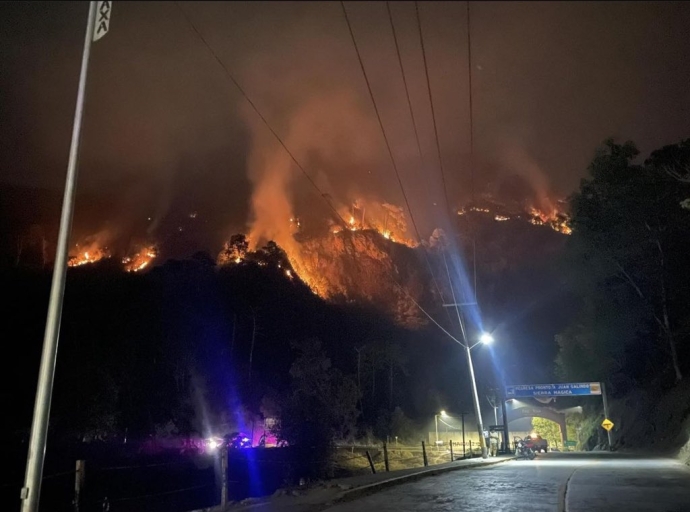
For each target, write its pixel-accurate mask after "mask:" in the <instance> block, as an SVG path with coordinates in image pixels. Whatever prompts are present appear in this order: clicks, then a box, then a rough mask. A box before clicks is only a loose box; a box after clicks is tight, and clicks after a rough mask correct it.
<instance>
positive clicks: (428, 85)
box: [414, 0, 469, 347]
mask: <svg viewBox="0 0 690 512" xmlns="http://www.w3.org/2000/svg"><path fill="white" fill-rule="evenodd" d="M414 8H415V15H416V18H417V30H418V32H419V44H420V46H421V48H422V59H423V61H424V75H425V77H426V88H427V92H428V94H429V106H430V107H431V119H432V121H433V124H434V138H435V140H436V151H437V152H438V164H439V168H440V171H441V182H442V183H443V196H444V198H445V201H446V210H447V211H448V215H449V220H451V221H452V219H453V213H452V211H451V209H450V202H449V201H448V188H447V187H446V179H445V172H444V169H443V155H442V154H441V143H440V141H439V137H438V125H437V123H436V111H435V109H434V98H433V94H432V93H431V80H430V79H429V66H428V63H427V60H426V49H425V47H424V32H423V31H422V20H421V16H420V15H419V4H418V3H417V1H416V0H415V3H414ZM441 252H442V254H443V263H444V264H445V267H446V274H447V275H448V286H449V287H450V291H451V293H452V295H453V304H454V305H455V312H456V314H457V316H458V323H459V325H460V330H461V332H462V337H463V339H464V340H465V343H463V344H462V345H463V346H464V347H467V346H468V343H469V342H468V340H467V334H466V332H465V327H464V325H463V322H462V317H461V314H460V307H459V306H458V302H457V300H456V298H455V290H454V289H453V281H452V279H451V277H450V272H449V270H448V262H447V261H446V253H445V249H443V248H442V249H441Z"/></svg>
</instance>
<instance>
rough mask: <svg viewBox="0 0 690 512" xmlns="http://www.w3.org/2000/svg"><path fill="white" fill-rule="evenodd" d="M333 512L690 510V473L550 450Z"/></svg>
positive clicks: (659, 463)
mask: <svg viewBox="0 0 690 512" xmlns="http://www.w3.org/2000/svg"><path fill="white" fill-rule="evenodd" d="M328 510H329V511H330V512H365V511H369V510H371V511H375V512H388V511H391V512H393V511H395V512H406V511H425V512H436V511H444V512H445V511H456V510H457V511H468V512H479V511H481V512H486V511H490V512H525V511H527V512H541V511H544V512H546V511H548V512H624V511H625V512H642V511H649V512H652V511H653V512H690V468H688V467H687V466H685V465H683V464H680V463H678V462H675V461H673V460H669V459H653V458H642V457H636V456H632V455H624V454H616V453H606V452H595V453H592V452H588V453H548V454H542V455H539V456H538V457H537V458H536V459H535V460H533V461H527V460H520V461H511V462H507V463H504V464H498V465H495V466H488V467H486V468H482V469H476V470H459V471H452V472H450V473H445V474H442V475H438V476H431V477H427V478H424V479H422V480H419V481H417V482H412V483H408V484H403V485H399V486H397V487H393V488H391V489H388V490H385V491H381V492H379V493H376V494H373V495H371V496H367V497H363V498H360V499H358V500H355V501H352V502H349V503H343V504H340V505H336V506H334V507H331V508H329V509H328Z"/></svg>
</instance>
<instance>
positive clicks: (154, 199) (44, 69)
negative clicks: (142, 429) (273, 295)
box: [0, 2, 690, 243]
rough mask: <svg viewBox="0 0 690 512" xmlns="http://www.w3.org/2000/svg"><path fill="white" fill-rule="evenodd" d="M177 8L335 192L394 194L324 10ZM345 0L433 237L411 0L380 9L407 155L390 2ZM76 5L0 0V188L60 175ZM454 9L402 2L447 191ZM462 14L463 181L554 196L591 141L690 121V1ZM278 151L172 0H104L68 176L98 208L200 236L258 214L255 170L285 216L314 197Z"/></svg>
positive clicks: (73, 71) (347, 50)
mask: <svg viewBox="0 0 690 512" xmlns="http://www.w3.org/2000/svg"><path fill="white" fill-rule="evenodd" d="M180 7H181V8H182V9H184V11H185V12H186V13H187V15H188V16H189V17H190V18H191V19H192V21H193V23H194V24H195V25H196V27H197V28H198V29H199V31H200V32H201V33H202V34H203V35H204V37H205V38H206V39H207V41H208V43H209V44H210V45H211V47H212V48H213V49H214V51H215V52H216V53H217V54H218V56H219V57H220V59H221V60H222V62H223V64H224V65H226V66H227V67H228V69H229V70H230V72H231V73H232V74H233V75H234V76H235V78H236V79H237V80H238V81H239V82H240V83H241V84H242V86H243V87H244V89H245V90H246V92H247V93H248V94H249V96H250V97H251V98H252V99H253V101H254V102H255V103H256V104H257V106H258V108H259V109H260V110H261V111H262V113H263V114H264V115H265V116H266V117H267V119H268V120H269V122H270V123H271V125H272V126H273V127H274V128H275V130H276V131H277V132H278V133H280V134H281V136H283V137H284V138H285V141H286V144H288V146H289V148H290V149H291V151H293V152H294V153H295V155H296V156H297V158H298V160H300V161H301V163H303V165H304V167H305V169H306V170H307V171H308V172H309V173H310V175H312V177H313V178H314V179H315V180H316V182H317V183H318V184H319V186H320V187H322V189H323V190H324V191H325V192H326V193H329V194H331V195H332V196H333V197H334V199H335V201H336V202H338V203H339V204H343V205H345V204H348V202H350V201H352V200H354V199H356V198H357V197H359V196H361V195H370V196H375V197H376V198H378V199H379V200H381V201H387V202H391V203H394V204H398V205H402V204H403V201H402V199H401V194H400V189H399V187H398V186H397V183H396V182H395V181H394V174H393V172H392V168H391V163H390V160H389V157H388V154H387V151H386V148H385V146H384V143H383V139H382V136H381V132H380V129H379V127H378V124H377V121H376V118H375V114H374V110H373V107H372V104H371V100H370V99H369V96H368V92H367V89H366V84H365V82H364V79H363V76H362V73H361V70H360V68H359V64H358V62H357V57H356V54H355V50H354V48H353V45H352V41H351V40H350V36H349V33H348V29H347V25H346V23H345V19H344V17H343V13H342V9H341V6H340V3H338V2H276V3H272V2H228V3H221V2H207V3H184V2H183V3H181V4H180ZM346 7H347V10H348V14H349V16H350V20H351V22H352V26H353V30H354V33H355V37H356V38H357V43H358V44H359V46H360V50H361V52H362V56H363V59H364V65H365V67H366V69H367V72H368V73H369V79H370V81H371V84H372V89H373V93H374V95H375V97H376V100H377V104H378V107H379V109H380V111H381V115H382V118H383V123H384V125H385V127H386V130H387V135H388V137H389V139H390V141H391V145H392V150H393V154H394V157H395V159H396V163H397V165H398V167H399V169H400V172H401V176H402V179H403V183H404V184H405V187H406V189H407V191H408V194H410V196H411V198H412V204H413V206H412V207H413V210H414V213H415V215H418V216H419V219H420V222H421V223H422V225H423V227H424V229H425V230H430V229H432V228H433V226H434V225H435V224H437V222H436V218H435V217H436V216H437V215H439V214H440V212H441V210H440V209H441V208H442V203H441V200H440V196H439V193H440V190H441V189H440V187H439V184H440V171H439V166H438V158H437V154H436V145H435V139H434V129H433V124H432V121H431V114H430V108H429V101H428V92H427V89H426V80H425V75H424V67H423V61H422V54H421V49H420V42H419V35H418V32H417V25H416V18H415V6H414V3H411V2H393V3H391V10H392V14H393V19H394V22H395V28H396V31H397V35H398V38H399V42H400V47H401V52H402V60H403V65H404V67H405V73H406V78H407V80H408V83H409V86H410V90H411V96H412V106H413V109H414V113H415V116H416V118H417V121H418V129H419V132H420V137H421V144H422V150H423V157H422V160H421V161H420V158H419V155H418V152H417V146H416V143H415V141H414V132H413V129H412V123H411V120H410V116H409V111H408V107H407V103H406V100H405V93H404V89H403V83H402V80H401V75H400V69H399V65H398V61H397V57H396V53H395V47H394V43H393V38H392V34H391V28H390V24H389V20H388V16H387V10H386V4H385V3H383V2H366V3H354V2H353V3H346ZM87 9H88V4H87V3H86V2H55V3H52V2H51V3H41V2H10V3H3V4H1V5H0V24H1V25H2V26H1V27H0V48H1V49H2V50H1V52H0V88H1V91H2V94H1V96H0V97H1V98H2V99H1V102H2V103H1V104H0V105H1V106H0V108H1V110H0V116H1V118H2V122H1V123H0V129H1V133H0V144H1V149H0V168H1V169H2V171H1V173H0V180H1V181H2V183H3V184H8V183H9V184H13V185H27V186H32V187H49V188H53V189H55V190H57V191H60V190H61V188H62V186H63V182H64V174H65V170H66V166H67V155H68V148H69V138H70V133H71V128H72V118H73V113H74V104H75V99H76V87H77V79H78V72H79V63H80V57H81V51H82V44H83V37H84V30H85V21H86V15H87ZM466 9H467V7H466V4H465V3H450V2H423V3H420V5H419V10H420V15H421V23H422V29H423V31H424V44H425V49H426V53H427V59H428V64H429V75H430V82H431V87H432V93H433V101H434V107H435V109H436V116H437V121H438V132H439V142H440V146H441V150H442V153H443V164H444V168H445V173H446V179H447V181H448V187H449V192H450V193H451V198H452V200H453V201H454V202H455V201H458V202H459V201H461V200H462V199H463V198H465V199H466V198H467V197H468V196H469V195H470V182H471V181H470V166H469V163H468V162H469V158H468V154H469V108H468V71H467V70H468V63H467V53H468V52H467V32H466V20H467V18H466ZM471 22H472V23H471V24H472V29H471V39H472V67H473V95H474V96H473V101H474V126H475V129H474V137H475V152H476V161H477V165H476V166H475V179H476V193H477V194H481V193H483V192H487V191H488V192H491V191H495V190H497V187H498V185H500V182H501V179H503V178H505V177H506V176H509V175H512V174H520V175H523V176H524V177H525V178H527V179H528V180H529V181H530V182H531V183H532V185H533V187H534V188H535V189H539V190H541V191H542V192H543V193H548V195H549V196H551V197H563V196H565V195H567V194H569V193H570V192H572V191H573V190H574V189H575V188H576V187H577V185H578V183H579V180H580V178H582V177H584V176H585V174H586V167H587V164H588V163H589V161H590V160H591V158H592V156H593V153H594V150H595V148H596V146H597V145H598V144H599V143H600V142H601V141H602V140H603V139H605V138H606V137H609V136H613V137H615V138H616V139H618V140H620V141H623V140H627V139H631V140H634V141H635V142H636V143H637V144H638V147H639V148H640V149H641V151H642V155H641V157H644V156H646V154H648V153H649V152H650V151H651V150H653V149H656V148H658V147H661V146H662V145H664V144H671V143H675V142H677V141H679V140H680V139H682V138H685V137H687V136H688V133H690V116H688V106H689V105H690V88H689V87H688V84H689V83H690V70H689V68H688V66H687V63H688V62H690V34H688V31H689V29H688V27H690V5H689V4H687V3H684V2H629V3H623V2H477V3H472V4H471ZM284 160H285V155H284V154H283V153H282V150H281V149H280V148H279V147H278V146H277V145H276V143H275V140H274V139H273V138H272V136H271V135H270V134H269V133H268V132H267V131H266V129H265V127H264V126H263V125H262V124H260V121H258V119H257V117H256V115H255V113H254V112H253V111H252V110H251V109H250V108H249V107H248V105H247V103H246V102H245V100H244V99H243V98H242V96H241V95H240V94H239V93H238V91H237V89H236V88H235V87H234V86H233V85H232V83H231V82H230V81H229V80H228V78H227V76H226V75H225V73H224V71H223V69H222V68H221V67H220V66H219V65H218V63H217V62H216V61H215V60H214V58H213V57H212V56H211V54H210V53H209V51H208V49H207V48H206V47H205V46H204V44H203V43H202V42H201V41H200V40H199V39H198V37H197V36H196V35H195V34H194V32H193V31H192V29H191V28H190V26H189V24H188V23H187V22H186V20H185V18H184V16H183V15H182V13H181V12H180V9H179V7H178V6H177V5H176V4H175V3H169V2H115V3H114V6H113V12H112V22H111V26H110V32H109V33H108V34H107V36H106V37H105V38H103V39H102V40H101V41H99V42H98V43H95V44H94V46H93V49H92V58H91V67H90V72H89V78H88V93H87V103H86V114H85V119H84V131H83V141H82V152H81V164H80V176H79V187H80V191H96V192H98V193H100V194H107V195H109V196H111V197H113V198H114V199H113V206H112V208H111V209H110V210H108V209H106V211H101V212H99V215H102V216H103V221H104V222H105V221H106V220H107V221H111V222H119V220H118V219H124V218H127V219H139V220H141V219H148V217H152V218H153V219H154V220H153V221H151V222H153V225H149V230H151V231H153V232H155V230H156V226H157V225H158V224H159V223H160V222H162V221H163V219H165V218H166V216H170V215H171V214H172V213H174V212H185V213H186V212H187V211H192V210H198V211H199V212H200V213H201V214H202V218H204V222H205V223H206V224H207V231H208V233H207V234H206V235H204V236H202V239H203V240H204V241H205V242H208V243H211V242H214V243H217V242H219V241H220V240H219V239H217V238H218V237H222V236H226V237H227V235H228V234H230V233H231V232H233V230H235V229H241V228H242V227H243V226H244V225H245V223H246V222H248V221H249V222H252V219H254V221H255V220H256V217H257V216H260V213H257V209H256V207H257V203H256V201H254V200H252V199H251V197H252V194H253V193H256V190H257V189H260V188H261V186H262V184H265V183H266V182H271V183H279V184H280V188H281V189H282V193H284V194H285V197H284V198H283V199H285V202H286V203H289V205H290V207H291V208H293V211H294V212H296V213H298V214H300V213H304V212H305V210H306V209H307V208H308V207H312V210H313V206H316V205H317V204H318V205H320V206H323V205H322V204H321V202H320V199H319V198H318V196H317V195H315V194H314V193H313V190H312V189H310V188H309V184H308V183H307V181H306V180H305V179H304V177H303V176H302V175H301V173H300V172H299V171H298V170H295V169H294V168H290V166H289V165H287V164H286V163H285V161H284ZM276 169H278V170H276ZM273 193H274V194H275V193H276V192H275V191H273ZM272 201H273V200H272V199H271V204H272ZM434 203H436V204H435V205H434ZM33 206H34V207H39V206H40V205H33ZM77 207H78V208H79V205H77ZM77 213H78V212H77ZM279 213H280V215H282V214H283V213H284V212H282V211H281V212H279ZM291 213H292V212H291ZM305 215H306V213H305ZM55 217H57V211H56V212H55ZM267 221H269V222H270V221H271V219H267ZM131 222H135V220H131ZM208 226H210V227H208ZM75 227H76V229H79V226H75ZM154 234H155V233H154Z"/></svg>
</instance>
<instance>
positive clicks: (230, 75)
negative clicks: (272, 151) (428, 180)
mask: <svg viewBox="0 0 690 512" xmlns="http://www.w3.org/2000/svg"><path fill="white" fill-rule="evenodd" d="M175 5H176V6H177V8H178V9H179V10H180V12H181V13H182V16H183V17H184V19H185V20H186V21H187V23H188V24H189V26H190V27H191V28H192V30H193V31H194V33H195V34H196V35H197V37H198V38H199V39H200V40H201V42H202V43H203V44H204V45H205V46H206V48H207V49H208V51H209V52H210V53H211V55H212V56H213V58H214V59H215V60H216V62H217V63H218V64H219V65H220V67H221V68H223V71H225V74H226V76H227V77H228V78H229V79H230V81H231V82H232V83H233V84H234V85H235V87H236V88H237V90H238V91H240V93H241V94H242V96H244V99H245V100H247V103H249V105H250V106H251V107H252V109H254V112H256V114H257V115H258V116H259V118H260V119H261V120H262V121H263V123H264V124H265V125H266V127H267V128H268V129H269V131H270V132H271V133H272V134H273V136H274V137H275V138H276V140H277V141H278V142H279V143H280V145H281V146H283V149H284V150H285V151H286V152H287V154H288V155H289V156H290V158H291V159H292V161H293V162H294V164H295V165H296V166H297V167H298V168H299V170H300V171H302V174H303V175H304V176H305V177H306V178H307V180H308V181H309V183H310V184H311V185H312V187H314V189H316V191H317V192H318V194H319V195H320V196H321V198H322V199H323V200H324V201H325V202H326V204H328V206H329V208H330V209H331V210H333V213H334V214H335V215H336V217H337V218H338V219H340V221H341V222H342V223H343V226H347V223H346V222H345V219H343V218H342V217H341V216H340V214H339V213H338V211H337V210H336V209H335V207H334V206H333V205H332V204H331V202H330V201H329V200H328V198H327V194H325V193H324V192H322V191H321V189H320V188H319V186H318V185H317V184H316V182H315V181H314V180H313V178H312V177H311V176H309V173H308V172H307V171H306V170H305V169H304V167H302V164H300V163H299V162H298V161H297V159H296V158H295V156H294V155H293V154H292V152H291V151H290V150H289V149H288V147H287V146H286V145H285V143H284V142H283V139H282V138H281V137H280V135H278V133H277V132H276V131H275V130H274V129H273V127H271V125H270V124H269V122H268V120H267V119H266V118H265V117H264V115H263V114H262V113H261V111H260V110H259V109H258V108H257V106H256V105H255V104H254V102H253V101H252V100H251V98H250V97H249V96H248V95H247V93H246V92H245V90H244V89H243V88H242V86H241V85H240V84H239V82H238V81H237V80H235V77H234V76H233V75H232V73H230V70H229V69H228V68H227V66H226V65H225V64H224V63H223V61H222V60H220V57H218V55H217V54H216V52H215V51H213V48H211V45H209V43H208V42H207V41H206V38H205V37H204V36H203V35H202V34H201V32H199V29H197V28H196V25H194V22H193V21H192V19H191V18H190V17H189V16H187V13H186V12H185V11H184V9H182V6H181V5H180V3H179V2H175Z"/></svg>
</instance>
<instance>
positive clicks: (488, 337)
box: [479, 332, 494, 345]
mask: <svg viewBox="0 0 690 512" xmlns="http://www.w3.org/2000/svg"><path fill="white" fill-rule="evenodd" d="M479 341H481V342H482V343H483V344H484V345H489V344H491V343H493V342H494V337H493V336H491V334H489V333H488V332H485V333H484V334H482V336H481V338H479Z"/></svg>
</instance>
